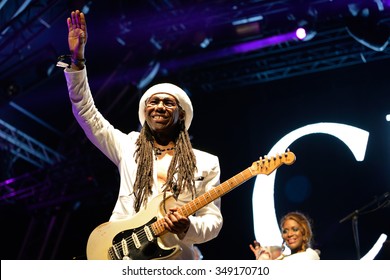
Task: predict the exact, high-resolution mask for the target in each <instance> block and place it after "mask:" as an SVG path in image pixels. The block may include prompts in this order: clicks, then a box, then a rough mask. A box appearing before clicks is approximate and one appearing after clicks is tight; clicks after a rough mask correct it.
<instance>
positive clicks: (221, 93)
mask: <svg viewBox="0 0 390 280" xmlns="http://www.w3.org/2000/svg"><path fill="white" fill-rule="evenodd" d="M23 2H24V1H8V2H7V3H6V4H5V5H4V6H3V7H1V9H0V13H1V14H0V18H1V22H0V27H1V32H2V37H0V52H1V53H0V59H1V63H0V78H1V92H0V94H1V96H0V120H1V121H2V122H1V131H2V134H1V135H0V136H1V137H0V145H1V149H0V155H1V169H0V192H1V193H0V195H1V202H0V207H1V224H2V229H3V230H2V237H3V240H4V241H5V242H4V244H5V248H3V249H2V250H1V254H2V255H1V258H2V259H72V258H81V259H82V258H84V254H85V253H84V252H85V246H86V242H87V239H88V236H89V234H90V232H91V231H92V230H93V229H94V228H95V227H96V226H98V225H99V224H101V223H103V222H105V221H106V220H107V219H108V218H109V216H110V214H111V211H112V208H113V205H114V203H115V201H116V196H117V189H118V174H117V172H116V169H115V166H114V165H113V164H112V163H111V162H109V161H108V160H107V159H106V158H104V156H103V155H102V154H101V153H100V152H99V151H98V150H97V149H96V148H95V147H93V146H92V144H90V143H89V142H88V141H87V140H86V139H85V137H84V135H83V133H82V131H81V129H80V128H79V127H78V125H77V124H75V123H74V119H73V116H72V112H71V108H70V103H69V100H68V97H67V89H66V83H65V79H64V76H63V73H62V69H60V68H58V67H56V68H54V69H53V68H51V67H52V66H53V64H55V62H56V59H57V57H58V56H59V55H62V54H67V26H66V18H67V17H68V16H69V14H70V11H71V10H73V9H82V8H83V7H84V8H85V7H88V8H89V11H88V13H86V18H87V26H88V32H89V39H88V44H87V50H86V59H87V69H88V77H89V81H90V85H91V89H92V92H93V94H94V95H95V101H96V103H97V106H98V108H99V110H100V111H101V112H102V113H103V115H105V117H106V118H107V119H108V120H109V121H110V122H111V123H112V124H113V125H114V126H116V127H117V128H119V129H121V130H122V131H124V132H129V131H131V130H138V129H139V124H138V116H137V112H138V100H139V97H140V95H141V94H142V92H143V91H144V89H145V87H148V86H149V85H151V84H153V83H156V82H160V81H169V82H174V83H177V84H178V85H180V86H182V87H183V88H184V89H185V90H187V92H188V93H189V95H190V97H191V99H192V102H193V106H194V116H195V117H194V120H193V122H192V125H191V128H190V131H189V132H190V134H191V136H192V141H193V145H194V147H196V148H199V149H202V150H205V151H207V152H210V153H213V154H215V155H217V156H218V157H219V159H220V164H221V170H222V174H221V181H222V182H223V181H225V180H227V179H229V178H231V177H232V176H234V175H235V174H237V173H239V172H241V171H242V170H244V169H245V168H247V167H249V166H250V165H251V164H252V162H254V161H256V160H258V158H259V157H260V156H264V155H265V154H266V153H267V152H268V151H269V150H270V149H271V148H272V147H273V145H274V144H275V143H276V142H277V141H278V140H279V139H281V138H282V137H283V136H285V135H286V134H287V133H289V132H291V131H293V130H295V129H298V128H300V127H302V126H305V125H308V124H313V123H317V122H337V123H343V124H349V125H353V126H356V127H359V128H361V129H364V130H366V131H368V132H369V133H370V136H369V140H368V145H367V151H366V155H365V159H364V161H362V162H357V161H356V160H355V159H354V157H353V155H352V153H351V152H350V151H349V149H348V148H347V147H346V146H345V145H344V143H342V142H341V141H340V140H338V139H336V138H334V137H333V136H329V135H325V134H316V135H309V136H306V137H303V138H301V139H299V140H297V141H296V142H294V143H293V144H292V146H291V147H290V149H291V151H293V152H294V153H295V154H296V156H297V160H296V162H295V163H294V164H293V165H291V166H282V167H280V168H279V170H278V174H277V176H276V181H275V197H274V200H275V207H276V209H275V210H276V215H277V217H278V218H280V217H281V216H282V215H284V214H285V213H287V212H289V211H293V210H299V211H302V212H304V213H306V214H308V215H309V216H310V217H311V218H312V219H313V222H314V224H313V227H314V236H315V242H316V243H315V247H316V248H319V249H320V250H321V252H322V253H321V258H322V259H325V260H326V259H336V260H337V259H340V260H344V259H356V257H357V256H356V250H355V243H354V236H353V231H352V226H351V221H350V220H348V221H346V222H344V223H339V221H340V220H341V219H342V218H344V217H345V216H347V215H348V214H350V213H352V212H353V211H354V210H357V209H360V208H362V207H364V206H366V205H368V204H370V203H371V202H373V203H371V204H370V207H369V209H366V210H372V211H367V212H370V213H365V212H366V211H364V212H362V213H360V215H359V219H358V221H359V223H358V229H359V240H360V246H361V255H362V256H363V255H364V254H365V253H367V251H368V250H369V249H370V248H371V247H372V245H373V244H374V243H375V241H376V240H377V239H378V237H379V235H380V234H381V233H385V234H387V235H389V234H390V223H389V214H390V208H389V207H382V208H380V209H377V210H376V209H375V208H376V206H379V205H380V203H381V202H385V201H386V200H381V199H377V198H380V196H381V195H382V194H385V193H386V192H388V191H389V189H390V187H389V175H388V174H389V164H390V162H389V161H390V160H389V156H390V147H389V143H390V142H389V140H390V139H389V137H390V132H389V131H390V124H389V122H387V121H386V115H387V114H389V113H390V112H389V101H390V100H389V99H390V95H389V91H388V90H389V85H388V79H389V77H388V71H387V70H388V66H389V58H390V54H389V51H388V48H387V47H386V46H387V40H385V41H380V40H379V38H380V35H379V34H378V35H376V36H373V37H374V38H373V39H371V41H370V42H371V46H367V45H365V44H363V43H362V42H358V41H357V40H355V39H354V38H353V37H352V36H351V35H350V34H349V33H348V31H347V26H348V23H349V21H350V18H351V12H350V10H349V9H348V4H356V5H357V4H359V5H358V7H359V8H358V10H360V11H362V10H364V8H366V9H368V10H369V11H370V12H371V14H372V15H375V17H374V19H375V20H376V27H377V25H378V23H381V24H384V26H386V28H388V18H390V17H389V6H388V3H387V1H382V3H383V9H382V8H381V7H380V6H378V5H377V4H376V2H375V1H333V2H336V3H333V2H330V1H200V0H199V1H131V2H130V1H111V2H112V3H109V2H106V1H99V2H98V1H32V2H31V3H29V5H28V6H27V7H25V8H24V9H23V10H22V11H21V12H20V13H17V10H18V8H20V7H22V4H23ZM340 2H343V3H340ZM314 11H315V12H314ZM313 14H314V16H313ZM14 15H15V16H14ZM258 15H262V16H263V18H262V19H261V20H260V21H258V22H255V23H256V26H257V29H255V31H253V32H249V33H245V34H242V33H238V32H237V30H238V29H237V27H236V26H234V25H233V24H232V22H234V21H236V20H239V19H245V18H246V19H248V18H251V17H254V16H258ZM13 16H14V17H13ZM301 19H305V20H306V22H307V23H310V26H315V29H313V30H316V31H317V34H316V36H315V37H314V38H313V39H311V40H308V41H298V40H291V41H287V42H278V43H275V44H274V45H271V46H268V47H265V48H259V49H258V50H255V51H252V52H249V53H236V54H233V53H223V52H222V51H223V50H224V49H226V48H227V47H230V46H234V45H237V44H240V43H244V42H250V41H253V40H257V39H264V38H268V37H272V36H274V35H278V34H284V33H287V32H290V31H291V30H293V29H294V28H295V27H296V26H297V25H298V24H299V22H302V20H301ZM313 23H315V24H313ZM294 26H295V27H294ZM247 27H248V26H247ZM360 30H364V31H370V32H375V30H374V29H372V27H371V26H370V27H367V26H366V25H364V28H363V27H361V28H360ZM386 30H387V29H386ZM119 38H120V39H119ZM204 38H211V39H212V40H211V43H210V45H209V46H207V47H206V48H201V47H199V44H200V42H202V41H203V39H204ZM119 42H121V43H119ZM152 42H158V44H156V43H152ZM378 45H383V46H384V48H383V50H378V48H379V47H378ZM156 65H160V67H157V66H156ZM153 66H155V67H156V68H155V69H158V71H156V75H152V74H151V73H152V71H151V69H153ZM48 69H51V71H49V72H48ZM148 74H150V76H148ZM145 77H151V78H150V80H148V79H145ZM143 83H145V84H143ZM45 152H46V153H45ZM281 152H283V151H281ZM37 155H38V156H37ZM297 178H304V179H305V180H306V182H308V184H307V185H306V186H307V192H306V193H305V196H304V197H302V198H301V199H298V201H297V200H294V197H292V196H291V194H290V193H289V189H288V186H290V185H291V184H292V183H293V182H296V179H297ZM254 180H255V179H254V178H253V179H251V180H249V181H248V182H246V183H244V184H243V185H241V186H239V187H238V188H237V189H235V190H233V191H232V192H230V193H228V194H226V195H225V196H224V197H223V198H222V213H223V216H224V226H223V228H222V231H221V233H220V234H219V236H218V237H217V238H216V239H214V240H212V241H210V242H207V243H205V244H201V245H199V247H200V249H201V251H202V253H203V255H204V259H233V260H234V259H253V254H252V252H251V251H250V250H249V247H248V246H249V244H250V243H251V242H252V241H253V240H254V238H255V237H254V231H253V223H254V221H253V214H252V191H253V185H254ZM298 188H299V186H298ZM377 200H378V201H377ZM271 214H272V213H271ZM255 222H256V223H261V221H255ZM264 230H266V229H264ZM386 246H387V247H386ZM388 246H389V245H388V241H387V244H385V247H384V248H383V249H382V250H381V251H380V253H379V255H378V256H377V257H376V258H377V259H389V251H388Z"/></svg>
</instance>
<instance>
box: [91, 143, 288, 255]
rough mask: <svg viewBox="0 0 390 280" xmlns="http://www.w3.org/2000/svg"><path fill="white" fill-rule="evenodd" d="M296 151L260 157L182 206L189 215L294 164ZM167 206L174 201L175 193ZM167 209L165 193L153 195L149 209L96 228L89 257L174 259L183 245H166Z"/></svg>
mask: <svg viewBox="0 0 390 280" xmlns="http://www.w3.org/2000/svg"><path fill="white" fill-rule="evenodd" d="M294 162H295V155H294V153H292V152H290V151H287V152H286V153H284V154H281V155H276V156H274V157H264V158H260V159H259V160H258V161H255V162H253V163H252V166H250V167H248V168H247V169H245V170H244V171H242V172H240V173H238V174H237V175H235V176H234V177H232V178H230V179H229V180H227V181H225V182H223V183H222V184H220V185H218V186H216V187H214V188H212V189H211V190H209V191H208V192H206V193H204V194H202V195H200V196H198V197H197V198H195V199H194V200H192V201H190V202H188V203H186V204H184V205H183V206H181V207H180V208H179V210H178V211H179V212H180V213H181V214H182V215H184V216H186V217H188V216H190V215H192V214H194V213H195V212H196V211H198V210H199V209H201V208H202V207H204V206H206V205H207V204H209V203H210V202H212V201H214V200H216V199H217V198H219V197H221V196H223V195H224V194H226V193H228V192H229V191H231V190H232V189H234V188H235V187H237V186H239V185H241V184H242V183H244V182H245V181H247V180H249V179H250V178H252V177H253V176H255V175H259V174H265V175H269V174H271V173H272V172H273V171H274V170H275V169H277V168H278V167H279V166H281V165H282V164H287V165H290V164H293V163H294ZM166 202H167V205H169V204H170V203H171V204H172V205H173V204H174V198H173V197H172V196H169V197H167V200H166ZM163 216H164V209H163V196H162V194H161V195H159V196H157V197H155V198H153V199H152V200H151V202H150V203H149V204H148V206H147V208H146V209H144V210H141V211H140V212H138V213H137V214H136V215H134V216H133V217H131V218H129V219H124V220H120V221H110V222H106V223H103V224H101V225H100V226H98V227H97V228H95V229H94V230H93V231H92V233H91V234H90V236H89V239H88V243H87V258H88V259H89V260H123V259H124V260H126V259H127V260H152V259H170V258H172V257H174V256H175V255H176V254H177V253H179V252H180V249H181V248H180V246H179V245H173V246H167V245H166V244H164V235H165V234H166V233H168V231H167V230H166V229H165V227H164V219H163Z"/></svg>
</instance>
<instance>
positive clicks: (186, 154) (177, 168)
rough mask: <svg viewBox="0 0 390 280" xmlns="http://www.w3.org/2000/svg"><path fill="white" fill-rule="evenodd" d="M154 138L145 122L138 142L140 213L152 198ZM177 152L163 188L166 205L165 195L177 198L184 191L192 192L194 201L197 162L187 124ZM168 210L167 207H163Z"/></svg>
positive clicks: (178, 138)
mask: <svg viewBox="0 0 390 280" xmlns="http://www.w3.org/2000/svg"><path fill="white" fill-rule="evenodd" d="M153 142H154V137H153V134H152V132H151V130H150V128H149V126H148V124H147V123H146V122H145V124H144V126H143V127H142V129H141V132H140V135H139V137H138V139H137V141H136V145H137V148H136V150H135V153H134V155H135V162H136V163H138V169H137V175H136V180H135V183H134V188H133V193H134V196H135V203H134V210H135V211H136V212H138V211H139V210H140V208H141V206H142V205H143V204H144V205H146V202H147V200H148V197H149V196H150V195H151V194H152V186H153ZM175 150H176V152H175V153H174V155H173V157H172V160H171V163H170V165H169V168H168V174H167V181H166V183H165V184H164V185H163V192H164V201H165V198H166V192H167V191H169V190H171V191H173V192H174V196H175V198H177V196H178V195H179V194H180V193H181V192H182V191H184V190H186V191H190V192H191V193H192V197H193V198H194V197H195V195H196V193H195V178H194V175H195V171H196V158H195V154H194V152H193V150H192V145H191V141H190V136H189V134H188V131H187V130H186V128H185V123H184V120H182V121H181V122H180V124H179V130H178V133H177V136H176V138H175ZM164 208H165V203H164Z"/></svg>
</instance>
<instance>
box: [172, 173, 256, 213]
mask: <svg viewBox="0 0 390 280" xmlns="http://www.w3.org/2000/svg"><path fill="white" fill-rule="evenodd" d="M255 175H256V174H253V173H252V170H251V168H250V167H248V168H247V169H245V170H244V171H242V172H240V173H238V174H237V175H235V176H234V177H232V178H230V179H229V180H227V181H225V182H223V183H222V184H220V185H218V186H216V187H214V188H212V189H211V190H209V191H208V192H206V193H204V194H202V195H201V196H198V197H197V198H195V199H194V200H192V201H190V202H188V203H186V204H184V205H183V206H182V207H180V209H179V211H180V212H181V214H182V215H184V216H186V217H188V216H190V215H192V214H194V213H195V212H196V211H198V210H199V209H201V208H203V207H204V206H206V205H207V204H209V203H210V202H212V201H214V200H216V199H217V198H220V197H222V196H223V195H225V194H226V193H228V192H229V191H231V190H233V189H234V188H236V187H238V186H239V185H241V184H242V183H244V182H246V181H247V180H249V179H250V178H252V177H253V176H255Z"/></svg>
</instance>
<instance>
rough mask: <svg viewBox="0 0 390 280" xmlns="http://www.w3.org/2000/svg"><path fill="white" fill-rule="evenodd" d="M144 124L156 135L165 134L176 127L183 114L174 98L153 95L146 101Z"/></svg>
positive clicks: (157, 94) (159, 94)
mask: <svg viewBox="0 0 390 280" xmlns="http://www.w3.org/2000/svg"><path fill="white" fill-rule="evenodd" d="M145 116H146V122H147V124H148V125H149V127H150V129H151V130H152V131H153V132H156V133H167V132H170V131H172V130H173V129H174V128H176V127H177V125H178V123H179V122H180V119H183V118H184V113H182V110H181V109H180V107H179V104H178V102H177V100H176V98H175V97H174V96H172V95H170V94H168V93H156V94H153V95H152V96H151V97H150V98H149V99H148V100H146V106H145Z"/></svg>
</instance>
